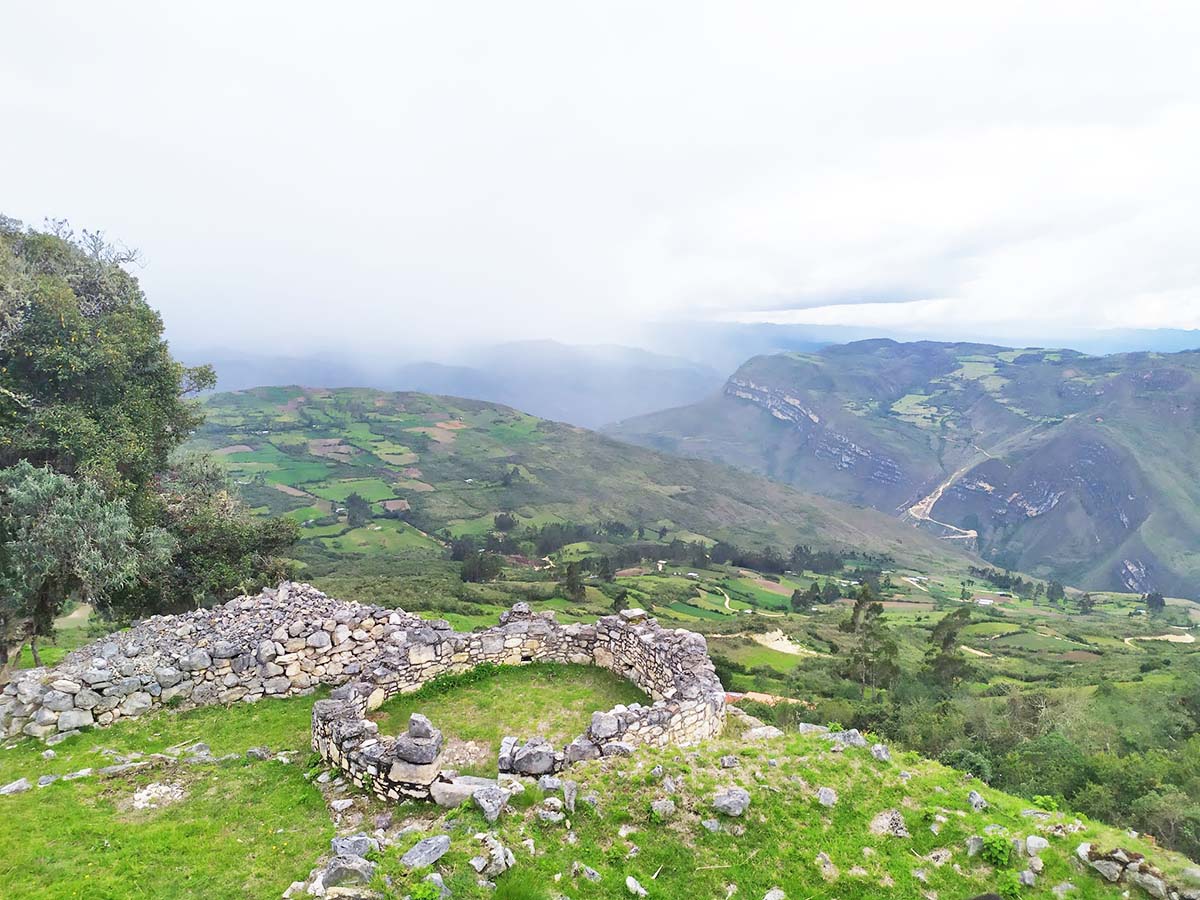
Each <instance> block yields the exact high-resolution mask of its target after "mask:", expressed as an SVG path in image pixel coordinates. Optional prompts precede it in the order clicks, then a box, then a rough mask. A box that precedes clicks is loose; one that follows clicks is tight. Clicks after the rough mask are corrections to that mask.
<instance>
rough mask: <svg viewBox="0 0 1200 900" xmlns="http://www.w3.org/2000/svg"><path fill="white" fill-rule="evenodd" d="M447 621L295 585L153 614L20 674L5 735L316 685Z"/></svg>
mask: <svg viewBox="0 0 1200 900" xmlns="http://www.w3.org/2000/svg"><path fill="white" fill-rule="evenodd" d="M439 624H440V625H441V626H444V627H446V628H449V626H448V625H446V623H444V622H443V623H436V622H434V623H429V622H426V621H424V620H423V619H420V618H418V617H417V616H414V615H410V614H409V613H406V612H403V611H402V610H394V609H385V608H382V607H369V606H361V605H359V604H357V603H346V602H343V601H341V600H335V599H333V598H331V597H327V596H325V595H324V594H323V593H321V592H320V591H318V590H316V589H315V588H313V587H312V586H311V585H307V584H294V583H291V582H284V583H283V584H281V585H280V586H279V587H278V588H274V589H270V588H269V589H267V590H264V591H263V592H262V593H261V594H259V595H257V596H255V597H239V598H237V599H235V600H230V601H229V602H228V603H226V604H224V605H222V606H218V607H215V608H214V609H206V610H196V611H193V612H189V613H185V614H183V615H178V616H153V617H152V618H149V619H146V620H144V621H142V622H141V623H139V624H138V625H136V626H135V627H133V628H131V629H129V630H128V631H124V632H121V633H120V634H116V635H112V636H111V637H108V638H105V639H103V640H101V641H98V642H96V643H93V644H89V645H88V646H86V647H82V648H80V649H78V650H76V651H74V652H73V653H71V654H69V655H68V656H67V657H66V659H64V660H63V661H62V663H60V664H59V665H58V666H56V667H54V668H53V669H49V670H47V669H30V670H27V671H19V672H17V673H16V674H15V675H14V678H13V680H12V681H10V682H9V684H7V685H6V686H5V687H4V690H3V693H2V694H0V735H6V736H7V735H16V734H21V733H24V734H28V735H33V736H34V737H40V738H45V739H51V740H52V739H53V738H54V737H55V736H56V735H59V734H70V733H72V732H73V731H74V730H75V729H78V728H81V727H84V726H105V725H111V724H112V723H113V722H115V721H117V720H118V719H120V718H122V717H125V716H134V717H135V716H140V715H141V714H142V713H144V712H146V711H148V710H150V709H152V708H153V707H155V706H158V705H159V704H162V703H170V704H172V705H180V706H184V707H190V706H209V705H212V704H217V703H222V704H230V703H239V702H244V703H253V702H255V701H257V700H261V699H262V698H263V697H267V696H277V697H284V696H289V695H295V694H301V693H306V692H308V691H310V690H311V689H312V688H313V687H314V686H315V685H317V684H339V683H341V682H344V681H346V680H347V679H349V678H354V677H357V676H358V675H360V673H361V672H362V671H363V668H364V666H365V665H367V664H369V663H370V662H372V661H373V660H375V659H376V658H377V657H379V656H380V654H381V653H382V651H383V648H384V647H387V646H395V645H396V644H397V643H402V642H404V641H406V640H408V638H409V636H411V635H425V634H429V635H432V634H434V633H435V632H434V631H433V629H434V628H436V627H438V626H439Z"/></svg>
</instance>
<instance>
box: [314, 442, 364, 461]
mask: <svg viewBox="0 0 1200 900" xmlns="http://www.w3.org/2000/svg"><path fill="white" fill-rule="evenodd" d="M308 452H309V453H311V454H312V455H313V456H323V457H325V458H326V459H334V460H337V461H339V462H345V461H346V460H348V459H350V457H352V456H354V454H355V453H357V452H358V448H356V447H352V446H351V445H350V444H347V443H345V442H344V441H343V440H342V439H341V438H314V439H313V440H311V441H309V442H308Z"/></svg>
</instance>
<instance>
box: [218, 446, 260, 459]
mask: <svg viewBox="0 0 1200 900" xmlns="http://www.w3.org/2000/svg"><path fill="white" fill-rule="evenodd" d="M253 452H254V448H253V447H251V446H250V445H249V444H230V445H229V446H228V447H222V448H221V449H220V450H214V451H213V456H228V455H229V454H231V453H253Z"/></svg>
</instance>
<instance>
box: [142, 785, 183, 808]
mask: <svg viewBox="0 0 1200 900" xmlns="http://www.w3.org/2000/svg"><path fill="white" fill-rule="evenodd" d="M182 799H183V788H182V787H181V786H180V785H178V784H159V783H158V782H157V781H155V782H152V783H150V784H148V785H146V786H145V787H144V788H141V789H139V790H137V791H134V794H133V808H134V809H158V808H159V807H160V806H166V805H168V804H170V803H178V802H179V801H180V800H182Z"/></svg>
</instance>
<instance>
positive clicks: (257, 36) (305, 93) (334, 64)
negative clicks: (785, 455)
mask: <svg viewBox="0 0 1200 900" xmlns="http://www.w3.org/2000/svg"><path fill="white" fill-rule="evenodd" d="M1197 46H1200V8H1198V7H1196V5H1195V4H1194V3H1154V2H1147V3H1139V4H1132V3H1127V2H1121V3H1107V2H1097V0H1092V2H1086V3H1071V2H1056V3H1050V4H1048V3H1045V2H1038V3H1022V2H1006V3H1002V4H1001V3H996V4H980V3H965V4H964V3H961V2H955V3H938V4H926V3H919V2H906V3H892V2H889V3H878V4H858V3H841V4H815V3H795V2H783V3H769V2H756V3H749V4H748V3H741V2H728V3H712V4H710V3H700V2H693V0H689V2H679V3H673V2H655V3H645V2H637V3H625V2H606V3H591V4H584V3H575V2H564V0H552V2H544V3H525V2H519V0H513V2H507V3H494V2H478V3H454V2H448V3H436V4H435V3H415V2H387V3H370V2H356V3H352V4H330V3H309V2H304V0H289V2H286V3H273V2H261V0H256V2H254V3H245V2H238V3H230V2H223V0H208V2H205V3H151V2H138V3H129V2H120V0H110V2H105V3H102V4H100V3H93V4H82V3H77V2H71V3H62V2H53V0H50V2H48V0H39V2H37V3H23V4H12V5H10V6H9V7H8V8H7V9H6V11H5V13H4V40H3V52H2V53H0V123H3V125H2V127H0V133H2V135H3V136H2V137H0V173H2V175H0V185H2V187H3V190H2V191H0V212H2V213H4V214H7V215H9V216H13V217H16V218H18V219H22V220H23V221H25V222H27V223H28V224H32V225H40V224H41V222H42V221H43V219H44V218H46V217H53V218H67V219H69V220H70V221H71V223H72V224H73V225H74V226H75V227H76V228H85V227H86V228H90V229H101V230H103V231H104V232H105V233H106V234H108V235H109V236H110V237H111V238H113V239H114V240H119V241H121V242H123V243H125V244H127V245H130V246H134V247H137V248H138V249H139V250H140V251H141V253H142V261H141V262H140V264H139V266H138V268H137V270H136V273H137V275H138V276H139V278H140V279H141V281H142V284H143V286H144V288H145V289H146V292H147V295H148V297H149V299H150V302H151V303H152V304H153V305H155V306H156V307H157V308H159V309H160V310H161V311H162V313H163V316H164V320H165V322H166V326H167V332H168V335H169V336H170V337H171V338H172V341H173V343H176V344H181V345H189V346H206V347H221V348H227V349H229V350H232V351H235V352H244V351H249V350H254V349H258V348H264V349H265V350H266V351H269V352H272V353H298V352H309V351H329V352H335V353H341V352H347V351H351V352H356V353H364V354H373V355H381V354H382V355H392V354H398V355H405V354H414V353H420V352H425V354H426V355H433V352H432V351H433V350H434V349H436V348H439V347H445V346H447V345H454V344H461V343H463V342H471V341H480V340H508V339H514V338H522V337H538V338H541V337H553V338H558V339H560V340H564V341H569V342H577V343H595V342H597V341H615V342H622V343H643V342H647V341H650V340H652V338H653V336H655V335H657V336H659V337H661V335H662V334H663V332H664V330H669V325H665V324H664V323H671V322H676V321H695V320H713V321H727V322H778V323H809V324H816V325H849V326H855V327H861V328H868V329H874V328H878V329H880V331H881V332H882V331H887V332H889V333H892V332H894V333H900V334H904V335H912V336H914V337H916V336H930V337H941V336H971V337H976V338H991V339H993V340H996V341H998V342H1001V341H1002V342H1011V343H1033V344H1039V343H1042V344H1044V343H1046V339H1047V337H1048V336H1053V335H1060V334H1069V333H1079V332H1086V331H1092V330H1096V329H1101V330H1104V329H1117V328H1122V329H1123V328H1138V329H1154V328H1180V329H1195V328H1200V253H1198V252H1197V247H1198V245H1200V226H1198V225H1197V222H1196V220H1197V210H1200V165H1198V164H1197V160H1200V53H1197V52H1195V48H1196V47H1197Z"/></svg>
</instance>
